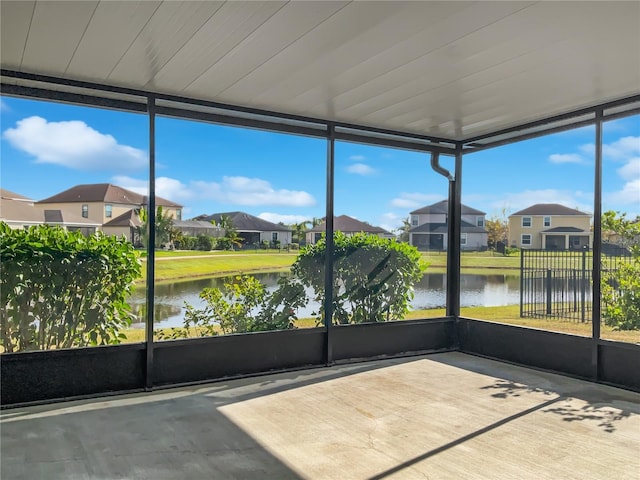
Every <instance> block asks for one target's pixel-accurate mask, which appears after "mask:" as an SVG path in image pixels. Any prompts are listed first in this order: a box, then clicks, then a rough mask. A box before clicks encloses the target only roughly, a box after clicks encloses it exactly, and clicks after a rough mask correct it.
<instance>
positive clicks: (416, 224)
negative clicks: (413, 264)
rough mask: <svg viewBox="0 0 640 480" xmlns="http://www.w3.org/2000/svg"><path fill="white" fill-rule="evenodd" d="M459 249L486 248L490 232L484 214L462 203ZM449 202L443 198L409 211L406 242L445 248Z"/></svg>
mask: <svg viewBox="0 0 640 480" xmlns="http://www.w3.org/2000/svg"><path fill="white" fill-rule="evenodd" d="M461 208H462V212H461V213H462V216H461V221H460V248H461V249H462V250H486V249H487V242H488V237H489V234H488V232H487V231H486V230H485V228H484V227H485V222H486V219H485V217H486V213H485V212H481V211H480V210H476V209H475V208H471V207H468V206H467V205H462V206H461ZM448 214H449V201H448V200H442V201H440V202H437V203H434V204H433V205H428V206H426V207H422V208H419V209H418V210H414V211H413V212H411V213H410V222H411V230H409V243H410V244H411V245H413V246H415V247H417V248H418V249H419V250H441V251H444V250H446V249H447V242H448V240H447V237H448V235H449V233H448V232H449V227H448Z"/></svg>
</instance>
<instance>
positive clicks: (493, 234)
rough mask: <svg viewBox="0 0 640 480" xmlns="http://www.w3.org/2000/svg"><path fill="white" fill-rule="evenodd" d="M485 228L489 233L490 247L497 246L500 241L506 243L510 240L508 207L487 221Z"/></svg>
mask: <svg viewBox="0 0 640 480" xmlns="http://www.w3.org/2000/svg"><path fill="white" fill-rule="evenodd" d="M484 228H485V230H486V231H487V233H488V236H487V243H488V245H489V248H496V246H497V245H498V242H502V243H504V244H505V245H507V244H508V242H509V221H508V219H507V209H506V208H503V209H502V211H501V212H500V215H494V216H493V217H491V218H490V219H488V220H487V221H486V222H485V226H484Z"/></svg>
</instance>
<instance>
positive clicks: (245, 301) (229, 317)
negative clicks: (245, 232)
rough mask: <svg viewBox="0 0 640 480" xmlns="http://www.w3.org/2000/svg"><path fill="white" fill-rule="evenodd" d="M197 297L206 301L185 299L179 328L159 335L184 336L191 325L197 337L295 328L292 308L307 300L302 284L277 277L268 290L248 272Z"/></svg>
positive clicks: (294, 311) (167, 336) (294, 312)
mask: <svg viewBox="0 0 640 480" xmlns="http://www.w3.org/2000/svg"><path fill="white" fill-rule="evenodd" d="M200 298H202V299H203V300H205V302H206V306H205V307H204V308H202V309H197V308H194V307H193V306H192V305H190V304H189V303H187V302H185V307H186V309H187V312H186V314H185V318H184V327H183V328H178V329H174V330H173V332H171V333H166V332H162V333H161V334H160V335H159V337H160V338H186V337H188V336H189V330H190V329H192V328H195V331H196V332H197V335H198V336H213V335H217V334H218V333H219V331H220V332H221V333H224V334H231V333H248V332H263V331H270V330H286V329H290V328H295V325H294V321H295V320H296V319H297V317H296V311H297V309H298V308H300V307H301V306H303V305H305V304H306V302H307V298H306V295H305V292H304V287H303V286H302V285H301V284H299V283H297V282H295V281H292V280H290V279H288V278H281V279H280V281H279V282H278V289H277V290H276V291H274V292H271V293H270V292H268V291H267V290H266V288H265V286H264V285H263V284H262V283H261V282H260V281H259V280H258V279H256V278H255V277H253V276H251V275H238V276H236V277H234V278H233V279H231V280H229V281H228V282H226V283H225V284H224V285H223V287H222V288H205V289H204V290H202V292H200Z"/></svg>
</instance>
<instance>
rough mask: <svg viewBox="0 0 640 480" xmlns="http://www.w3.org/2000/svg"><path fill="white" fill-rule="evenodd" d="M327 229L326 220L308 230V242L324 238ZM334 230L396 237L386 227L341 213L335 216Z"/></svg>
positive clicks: (348, 233) (349, 233) (350, 233)
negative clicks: (370, 223)
mask: <svg viewBox="0 0 640 480" xmlns="http://www.w3.org/2000/svg"><path fill="white" fill-rule="evenodd" d="M325 229H326V222H322V223H320V224H318V225H316V226H315V227H313V228H311V229H310V230H307V244H313V243H316V242H317V241H318V240H320V239H321V238H322V235H323V234H324V232H325ZM333 231H334V232H342V233H344V234H345V235H353V234H356V233H369V234H371V235H377V236H378V237H382V238H395V236H394V235H393V233H391V232H389V231H387V230H385V229H384V228H380V227H375V226H373V225H369V224H368V223H365V222H361V221H360V220H356V219H355V218H353V217H349V216H348V215H340V216H338V217H334V218H333Z"/></svg>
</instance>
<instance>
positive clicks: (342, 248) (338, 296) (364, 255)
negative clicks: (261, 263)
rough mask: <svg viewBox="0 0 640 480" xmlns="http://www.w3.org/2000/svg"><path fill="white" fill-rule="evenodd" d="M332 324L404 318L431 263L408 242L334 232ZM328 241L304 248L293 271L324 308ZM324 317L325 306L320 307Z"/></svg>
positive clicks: (292, 268) (322, 240) (321, 241)
mask: <svg viewBox="0 0 640 480" xmlns="http://www.w3.org/2000/svg"><path fill="white" fill-rule="evenodd" d="M334 247H335V248H334V255H333V265H334V266H333V272H334V274H333V279H334V280H333V319H332V320H333V322H334V323H336V324H347V323H363V322H384V321H389V320H401V319H403V318H404V316H405V315H406V313H407V312H408V310H409V302H410V301H411V299H412V298H413V285H414V284H415V283H416V282H417V281H419V280H420V279H421V278H422V275H423V272H424V270H425V269H426V267H427V264H426V263H424V262H423V260H422V259H421V255H420V252H418V250H417V249H416V248H415V247H413V246H411V245H408V244H406V243H403V242H397V241H395V240H391V239H383V238H379V237H377V236H375V235H368V234H364V233H359V234H356V235H353V236H346V235H345V234H343V233H342V232H336V233H335V234H334ZM325 252H326V240H325V239H324V238H322V239H321V240H320V241H318V242H317V243H316V244H315V245H309V246H306V247H304V248H303V249H302V250H301V251H300V254H299V256H298V258H297V259H296V261H295V263H294V264H293V265H292V267H291V271H292V272H293V274H294V276H295V277H296V278H297V279H298V280H299V281H300V282H301V283H302V284H303V285H305V286H308V287H311V288H312V289H313V290H314V292H315V297H314V299H315V300H316V301H317V302H319V303H320V305H321V306H324V296H325V290H324V270H325V268H324V262H325ZM319 313H320V317H322V313H323V307H321V309H320V312H319Z"/></svg>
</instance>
